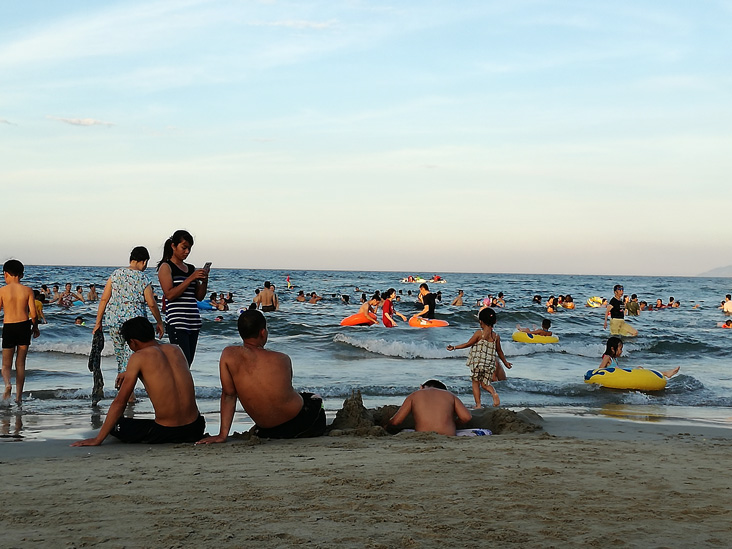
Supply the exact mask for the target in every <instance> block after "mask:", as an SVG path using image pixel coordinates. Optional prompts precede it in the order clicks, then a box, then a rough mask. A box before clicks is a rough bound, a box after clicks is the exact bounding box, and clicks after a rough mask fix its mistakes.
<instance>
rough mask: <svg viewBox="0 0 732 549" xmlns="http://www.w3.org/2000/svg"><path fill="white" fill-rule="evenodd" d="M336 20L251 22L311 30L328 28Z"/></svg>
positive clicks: (334, 24) (260, 25) (333, 25)
mask: <svg viewBox="0 0 732 549" xmlns="http://www.w3.org/2000/svg"><path fill="white" fill-rule="evenodd" d="M336 24H337V23H336V21H335V20H331V21H302V20H287V21H271V22H257V23H251V25H252V26H255V27H287V28H291V29H312V30H324V29H330V28H333V27H335V26H336Z"/></svg>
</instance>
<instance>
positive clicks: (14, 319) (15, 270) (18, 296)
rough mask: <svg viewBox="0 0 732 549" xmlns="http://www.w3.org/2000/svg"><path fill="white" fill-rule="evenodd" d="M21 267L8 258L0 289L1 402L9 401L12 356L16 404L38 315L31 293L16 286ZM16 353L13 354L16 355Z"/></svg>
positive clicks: (21, 272)
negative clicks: (0, 333)
mask: <svg viewBox="0 0 732 549" xmlns="http://www.w3.org/2000/svg"><path fill="white" fill-rule="evenodd" d="M23 271H24V267H23V264H22V263H21V262H20V261H18V260H17V259H10V260H8V261H6V262H5V264H4V265H3V275H4V276H5V286H3V287H2V288H0V309H2V310H3V311H4V312H5V317H4V318H3V344H2V346H3V366H2V373H3V381H4V382H5V391H4V392H3V400H8V399H9V398H10V393H11V391H12V389H13V386H12V385H11V383H10V381H11V370H12V367H13V357H15V388H16V395H15V401H16V402H17V403H18V404H20V402H21V400H22V399H23V385H24V383H25V357H26V355H27V354H28V346H29V345H30V342H31V336H32V337H38V336H39V335H40V332H39V331H38V316H37V313H36V300H35V297H34V296H33V290H31V289H30V288H28V287H27V286H23V285H22V284H21V283H20V279H21V278H23ZM16 353H17V355H16Z"/></svg>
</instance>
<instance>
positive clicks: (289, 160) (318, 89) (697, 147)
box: [0, 0, 732, 276]
mask: <svg viewBox="0 0 732 549" xmlns="http://www.w3.org/2000/svg"><path fill="white" fill-rule="evenodd" d="M0 21H2V22H3V24H2V26H0V188H1V189H2V192H1V194H0V214H1V215H2V229H1V231H2V238H1V239H0V259H2V260H4V259H7V258H10V257H14V258H18V259H20V260H21V261H23V262H24V263H26V264H50V265H110V266H114V265H124V264H126V262H127V259H128V256H129V251H130V249H131V248H132V247H134V246H137V245H144V246H147V247H148V249H149V250H150V253H151V255H152V256H153V258H154V259H157V258H159V257H160V255H161V254H162V245H163V242H164V241H165V239H166V238H167V237H169V236H170V235H171V234H172V233H173V232H174V231H175V230H176V229H181V228H185V229H187V230H188V231H190V232H191V233H192V234H193V236H194V238H195V245H194V247H193V251H192V253H191V256H190V257H189V260H190V261H191V262H192V263H194V264H196V265H199V266H200V265H202V264H203V263H204V262H206V261H212V262H213V264H214V267H239V268H273V269H285V270H287V269H344V270H355V271H359V270H368V271H371V270H389V271H398V272H403V273H404V274H409V273H411V274H417V273H420V274H434V273H445V272H456V271H457V272H476V273H564V274H608V275H612V274H626V275H678V276H686V275H695V274H698V273H701V272H704V271H707V270H710V269H713V268H715V267H719V266H724V265H728V264H730V263H732V259H730V254H729V246H728V240H729V237H728V232H729V229H730V216H729V210H730V199H731V198H732V191H731V190H730V183H732V181H730V174H732V132H731V131H730V128H732V93H730V92H731V91H732V71H730V67H732V1H704V0H700V1H695V2H688V1H686V0H684V1H676V0H663V1H660V0H656V1H638V0H632V1H625V0H613V1H598V2H586V1H584V0H577V1H557V2H548V1H524V0H515V1H512V2H503V1H490V0H461V1H460V2H448V1H429V0H421V1H411V0H404V1H398V2H397V1H381V0H374V1H347V0H346V1H342V2H318V1H307V2H298V1H290V2H280V1H277V0H270V1H265V0H262V1H255V0H251V1H246V0H240V1H226V0H219V1H212V0H172V1H168V0H163V1H158V0H144V1H135V0H130V1H105V2H99V1H97V0H93V1H78V0H66V1H64V2H57V1H55V0H48V1H40V0H26V1H24V2H2V3H0Z"/></svg>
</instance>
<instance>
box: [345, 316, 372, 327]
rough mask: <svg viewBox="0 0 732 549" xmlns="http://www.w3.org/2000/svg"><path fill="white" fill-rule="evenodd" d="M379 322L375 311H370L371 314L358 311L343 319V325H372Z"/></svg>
mask: <svg viewBox="0 0 732 549" xmlns="http://www.w3.org/2000/svg"><path fill="white" fill-rule="evenodd" d="M378 323H379V321H378V320H376V315H375V314H374V313H369V316H366V315H365V314H363V313H356V314H355V315H351V316H347V317H346V318H344V319H343V320H341V326H371V325H372V324H378Z"/></svg>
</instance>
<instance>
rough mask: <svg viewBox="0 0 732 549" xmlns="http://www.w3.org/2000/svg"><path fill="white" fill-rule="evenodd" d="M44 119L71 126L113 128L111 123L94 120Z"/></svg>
mask: <svg viewBox="0 0 732 549" xmlns="http://www.w3.org/2000/svg"><path fill="white" fill-rule="evenodd" d="M46 118H48V119H50V120H57V121H59V122H64V123H65V124H71V125H72V126H107V127H110V126H114V124H112V123H111V122H104V121H102V120H96V119H94V118H61V117H59V116H47V117H46Z"/></svg>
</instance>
